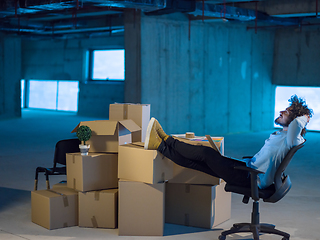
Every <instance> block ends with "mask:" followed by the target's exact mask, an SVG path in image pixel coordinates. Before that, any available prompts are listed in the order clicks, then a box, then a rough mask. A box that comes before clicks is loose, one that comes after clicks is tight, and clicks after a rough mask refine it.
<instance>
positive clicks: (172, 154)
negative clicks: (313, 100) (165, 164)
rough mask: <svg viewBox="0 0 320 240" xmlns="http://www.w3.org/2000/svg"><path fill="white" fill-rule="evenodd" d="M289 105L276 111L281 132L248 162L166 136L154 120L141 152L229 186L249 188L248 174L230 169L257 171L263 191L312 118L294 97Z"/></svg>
mask: <svg viewBox="0 0 320 240" xmlns="http://www.w3.org/2000/svg"><path fill="white" fill-rule="evenodd" d="M289 102H290V106H289V107H288V108H286V109H285V110H283V111H280V115H279V117H278V118H277V119H276V120H275V123H276V124H278V125H280V126H282V129H281V130H279V131H276V132H274V133H272V134H271V135H270V137H269V138H268V139H267V140H266V141H265V144H264V146H263V147H262V148H261V150H260V151H259V152H258V153H257V154H255V155H254V156H253V158H250V159H243V160H239V159H234V158H230V157H226V156H222V155H220V153H218V152H217V151H215V150H214V149H213V148H211V147H206V146H199V145H191V144H187V143H185V142H181V141H179V140H177V139H176V138H173V137H171V136H169V135H167V134H166V133H165V132H164V131H163V129H162V127H161V125H160V124H159V122H158V121H157V120H156V119H155V118H151V120H150V122H149V125H148V129H147V133H146V140H145V146H144V148H145V149H150V150H151V149H152V150H158V151H159V152H160V153H162V154H163V155H164V156H166V157H167V158H169V159H171V160H172V161H173V162H175V163H176V164H178V165H180V166H183V167H187V168H192V169H196V170H199V171H202V172H205V173H207V174H210V175H212V176H215V177H218V178H222V179H223V180H224V181H226V182H227V183H230V184H232V185H238V186H245V187H249V186H250V177H249V175H248V173H247V172H245V171H242V170H237V169H234V167H235V166H248V167H251V168H254V169H257V170H259V171H262V172H264V174H259V175H258V177H259V185H258V186H259V188H260V189H264V188H267V187H268V186H270V185H271V184H272V183H273V178H274V174H275V172H276V170H277V168H278V166H279V165H280V163H281V161H282V159H283V158H284V156H285V155H286V154H287V153H288V151H289V150H290V148H291V147H293V146H296V145H298V144H300V143H302V142H303V141H304V138H303V136H304V134H305V133H306V129H305V127H306V125H307V123H308V122H309V120H310V117H312V114H313V112H312V110H311V109H309V108H308V106H307V105H306V103H305V101H304V100H303V99H301V98H298V97H297V96H296V95H293V96H292V97H291V98H290V99H289Z"/></svg>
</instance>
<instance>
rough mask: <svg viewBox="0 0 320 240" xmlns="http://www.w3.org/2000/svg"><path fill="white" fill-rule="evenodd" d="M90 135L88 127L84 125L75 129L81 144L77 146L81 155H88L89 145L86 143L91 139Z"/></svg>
mask: <svg viewBox="0 0 320 240" xmlns="http://www.w3.org/2000/svg"><path fill="white" fill-rule="evenodd" d="M91 133H92V132H91V129H90V127H88V126H85V125H83V126H80V127H79V128H78V129H77V137H78V139H79V140H80V141H81V144H79V148H80V152H81V155H88V152H89V148H90V145H88V144H86V141H88V140H89V139H90V138H91Z"/></svg>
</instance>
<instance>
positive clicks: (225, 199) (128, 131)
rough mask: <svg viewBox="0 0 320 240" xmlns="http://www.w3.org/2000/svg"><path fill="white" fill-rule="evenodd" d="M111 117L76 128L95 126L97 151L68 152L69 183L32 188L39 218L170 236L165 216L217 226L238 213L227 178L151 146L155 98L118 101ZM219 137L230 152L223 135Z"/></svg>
mask: <svg viewBox="0 0 320 240" xmlns="http://www.w3.org/2000/svg"><path fill="white" fill-rule="evenodd" d="M109 119H110V120H104V121H90V122H80V123H79V124H78V126H76V128H75V129H74V130H73V132H75V131H76V129H77V128H78V127H79V126H81V125H87V126H89V127H90V128H91V130H92V137H91V139H90V140H89V141H88V144H90V151H89V155H87V156H82V155H80V153H70V154H67V184H56V185H54V186H53V188H52V189H50V190H39V191H33V192H32V193H31V204H32V206H31V207H32V221H33V222H34V223H37V224H39V225H41V226H43V227H45V228H48V229H56V228H62V227H67V226H80V227H94V228H96V227H100V228H117V227H118V228H119V235H123V236H162V235H163V232H164V224H165V222H167V223H174V224H182V225H187V226H195V227H203V228H213V227H214V226H216V225H218V224H219V223H221V222H223V221H226V220H227V219H229V218H230V211H231V210H230V209H231V194H230V193H226V192H224V190H223V188H224V183H223V182H222V181H221V180H220V179H217V178H214V177H212V176H209V175H207V174H205V173H202V172H199V171H196V170H192V169H187V168H183V167H181V166H178V165H176V164H175V163H173V162H172V161H171V160H169V159H167V158H166V157H164V156H163V155H162V154H161V153H159V152H158V151H156V150H145V149H144V147H143V146H144V143H143V142H144V139H145V135H146V134H145V133H146V129H147V126H148V122H149V120H150V105H143V104H111V105H110V108H109ZM178 137H181V136H178ZM181 139H182V138H181ZM183 140H184V141H190V143H192V144H204V145H206V144H208V143H207V142H204V141H197V142H195V141H191V140H189V139H186V138H184V139H183ZM214 140H215V142H216V144H217V146H218V147H219V149H220V150H221V151H222V152H223V138H216V139H214Z"/></svg>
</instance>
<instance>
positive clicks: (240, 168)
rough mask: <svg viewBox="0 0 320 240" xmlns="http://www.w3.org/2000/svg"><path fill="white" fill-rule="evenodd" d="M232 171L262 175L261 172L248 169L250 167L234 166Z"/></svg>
mask: <svg viewBox="0 0 320 240" xmlns="http://www.w3.org/2000/svg"><path fill="white" fill-rule="evenodd" d="M234 169H238V170H243V171H247V172H250V173H255V174H259V173H264V172H262V171H259V170H256V169H253V168H250V167H246V166H235V167H234Z"/></svg>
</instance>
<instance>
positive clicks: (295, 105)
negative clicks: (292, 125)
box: [288, 95, 313, 136]
mask: <svg viewBox="0 0 320 240" xmlns="http://www.w3.org/2000/svg"><path fill="white" fill-rule="evenodd" d="M288 101H289V102H290V115H289V117H290V122H291V121H293V119H295V118H296V117H299V116H303V115H308V116H310V117H312V115H313V111H312V109H310V108H308V106H307V104H306V101H305V100H304V99H302V98H299V97H298V96H297V95H292V96H291V98H290V99H289V100H288ZM305 134H306V128H304V129H302V132H301V135H302V136H304V135H305Z"/></svg>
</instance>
